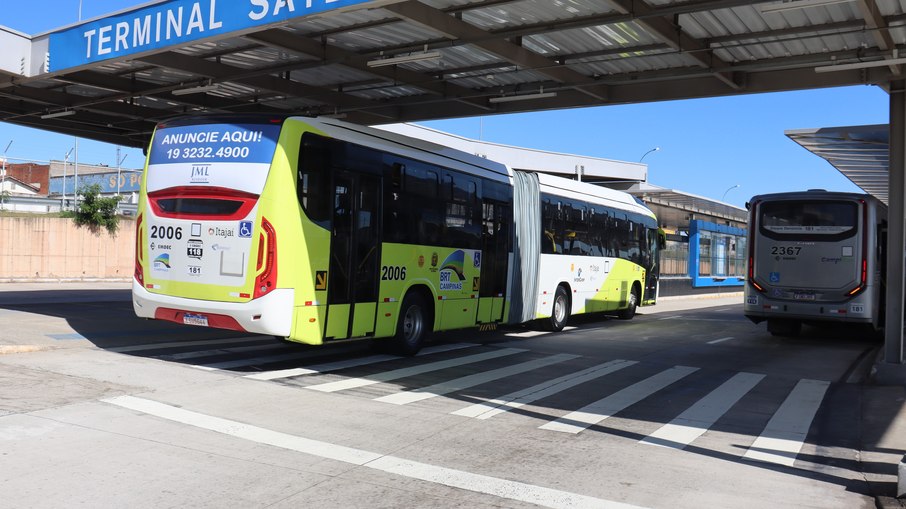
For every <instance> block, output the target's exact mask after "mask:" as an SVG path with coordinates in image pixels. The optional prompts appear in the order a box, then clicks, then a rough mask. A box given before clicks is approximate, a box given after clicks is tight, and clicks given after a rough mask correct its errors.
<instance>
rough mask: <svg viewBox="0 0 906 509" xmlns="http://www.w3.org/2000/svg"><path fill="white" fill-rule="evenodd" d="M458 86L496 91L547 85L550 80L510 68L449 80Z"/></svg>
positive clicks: (539, 75) (529, 72) (536, 73)
mask: <svg viewBox="0 0 906 509" xmlns="http://www.w3.org/2000/svg"><path fill="white" fill-rule="evenodd" d="M448 80H449V81H450V82H451V83H453V84H456V85H459V86H461V87H466V88H472V89H487V90H494V89H495V87H512V86H516V85H526V86H531V85H532V84H534V83H546V82H548V81H550V78H549V77H547V76H545V75H543V74H541V73H540V72H537V71H528V70H522V69H516V68H515V67H510V68H508V69H507V70H503V71H502V72H494V73H491V72H481V73H473V74H471V75H469V76H463V77H458V78H449V77H448Z"/></svg>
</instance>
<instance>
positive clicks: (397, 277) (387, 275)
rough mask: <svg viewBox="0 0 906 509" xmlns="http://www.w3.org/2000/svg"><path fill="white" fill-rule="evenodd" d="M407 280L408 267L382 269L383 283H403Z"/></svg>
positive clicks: (385, 267) (386, 267)
mask: <svg viewBox="0 0 906 509" xmlns="http://www.w3.org/2000/svg"><path fill="white" fill-rule="evenodd" d="M404 279H406V267H389V266H386V265H385V266H384V267H381V281H402V280H404Z"/></svg>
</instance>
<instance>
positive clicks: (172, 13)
mask: <svg viewBox="0 0 906 509" xmlns="http://www.w3.org/2000/svg"><path fill="white" fill-rule="evenodd" d="M369 1H371V0H219V1H218V0H169V1H165V2H161V3H158V4H155V5H151V6H148V7H144V8H139V9H136V10H133V11H129V12H126V13H123V14H117V15H114V16H110V17H108V18H103V19H99V20H96V21H91V22H87V23H84V24H81V25H78V26H75V27H73V28H69V29H66V30H62V31H60V32H56V33H52V34H50V40H49V44H50V46H49V53H50V65H49V69H48V71H53V72H58V71H61V70H64V69H69V68H72V67H78V66H80V65H85V64H90V63H93V62H101V61H104V60H108V59H111V58H120V57H124V56H128V55H133V54H136V53H142V52H145V51H150V50H157V49H161V48H166V47H170V46H180V45H183V44H186V43H190V42H193V41H197V40H200V39H205V38H208V37H213V36H219V35H224V34H228V33H231V32H237V31H241V30H246V29H249V28H254V27H258V26H264V25H269V24H271V23H278V22H282V21H287V20H290V19H293V18H299V17H303V16H308V15H311V14H315V13H319V12H324V11H329V10H333V9H338V8H340V7H348V6H350V5H357V4H364V3H368V2H369Z"/></svg>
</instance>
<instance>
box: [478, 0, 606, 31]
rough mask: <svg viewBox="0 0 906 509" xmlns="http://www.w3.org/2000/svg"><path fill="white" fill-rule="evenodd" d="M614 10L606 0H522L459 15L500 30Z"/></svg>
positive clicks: (491, 28)
mask: <svg viewBox="0 0 906 509" xmlns="http://www.w3.org/2000/svg"><path fill="white" fill-rule="evenodd" d="M614 12H615V11H614V10H613V9H612V8H611V7H610V5H609V4H608V3H607V2H602V1H600V0H559V1H554V2H552V1H550V0H523V1H521V2H507V3H504V4H502V5H492V6H489V7H485V8H479V9H473V10H468V11H465V12H463V14H462V19H463V21H465V22H467V23H470V24H472V25H475V26H477V27H479V28H481V29H483V30H499V29H502V28H507V27H510V28H512V27H515V26H522V25H532V24H536V23H541V22H546V21H551V20H567V19H571V18H577V17H584V16H592V15H596V14H609V13H614Z"/></svg>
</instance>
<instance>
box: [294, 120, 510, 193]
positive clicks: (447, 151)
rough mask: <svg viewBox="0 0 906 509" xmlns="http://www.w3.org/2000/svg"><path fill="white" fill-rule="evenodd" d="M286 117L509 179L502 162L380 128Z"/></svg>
mask: <svg viewBox="0 0 906 509" xmlns="http://www.w3.org/2000/svg"><path fill="white" fill-rule="evenodd" d="M288 120H292V121H299V122H304V123H306V124H308V125H311V126H313V127H316V128H318V129H320V130H321V131H323V132H324V133H325V134H327V135H330V136H336V135H340V134H342V137H343V138H344V139H347V140H349V141H351V142H353V143H358V144H360V145H364V146H368V147H371V148H377V149H385V150H386V149H392V150H393V152H395V153H399V154H401V155H407V156H410V157H412V158H413V159H419V160H422V161H426V162H433V163H436V164H438V165H440V166H446V167H453V168H454V169H460V170H463V171H467V172H468V173H471V174H475V175H479V176H482V177H485V178H490V179H494V180H501V181H507V182H509V180H510V178H511V177H512V173H511V170H510V169H509V168H508V167H507V166H506V165H504V164H502V163H498V162H496V161H491V160H489V159H485V158H483V157H480V156H477V155H474V154H469V153H468V152H463V151H461V150H457V149H455V148H450V147H446V146H444V145H438V144H436V143H432V142H429V141H425V140H420V139H417V138H411V137H409V136H404V135H401V134H396V133H392V132H389V131H384V130H382V129H376V128H373V127H367V126H363V125H359V124H352V123H349V122H343V121H341V120H337V119H334V118H329V117H316V118H313V117H291V118H290V119H288Z"/></svg>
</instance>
